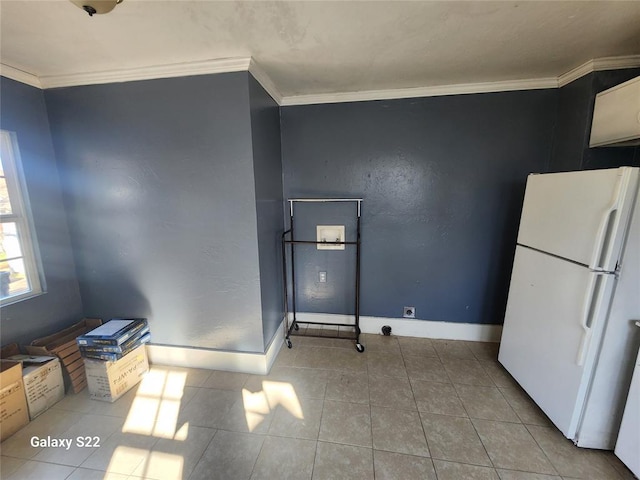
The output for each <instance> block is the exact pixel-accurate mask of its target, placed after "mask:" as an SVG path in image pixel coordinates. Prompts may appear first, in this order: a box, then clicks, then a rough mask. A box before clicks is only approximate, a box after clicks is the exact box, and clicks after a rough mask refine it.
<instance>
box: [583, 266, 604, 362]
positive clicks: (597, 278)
mask: <svg viewBox="0 0 640 480" xmlns="http://www.w3.org/2000/svg"><path fill="white" fill-rule="evenodd" d="M591 273H592V275H591V279H590V280H589V290H588V291H589V294H588V295H587V296H586V297H585V299H584V304H583V306H582V316H581V318H580V326H581V327H582V329H583V332H582V338H581V339H580V346H579V348H578V355H577V356H576V364H577V365H578V366H579V367H581V366H583V365H584V361H585V357H586V355H587V351H588V350H589V344H590V343H591V329H592V327H593V316H594V314H595V311H596V310H597V303H598V301H599V299H600V295H599V293H600V285H601V284H602V275H608V273H607V272H597V271H596V272H591Z"/></svg>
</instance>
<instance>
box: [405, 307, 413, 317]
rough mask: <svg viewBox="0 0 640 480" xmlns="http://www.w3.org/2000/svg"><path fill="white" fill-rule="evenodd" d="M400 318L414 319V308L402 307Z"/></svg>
mask: <svg viewBox="0 0 640 480" xmlns="http://www.w3.org/2000/svg"><path fill="white" fill-rule="evenodd" d="M402 317H403V318H416V308H415V307H404V308H403V309H402Z"/></svg>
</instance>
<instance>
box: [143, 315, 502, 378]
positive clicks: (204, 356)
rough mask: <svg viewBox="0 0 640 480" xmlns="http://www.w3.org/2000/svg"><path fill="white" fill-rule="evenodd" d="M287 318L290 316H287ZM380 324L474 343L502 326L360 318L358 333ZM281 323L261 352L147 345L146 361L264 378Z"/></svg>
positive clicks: (336, 318) (338, 319)
mask: <svg viewBox="0 0 640 480" xmlns="http://www.w3.org/2000/svg"><path fill="white" fill-rule="evenodd" d="M296 318H297V319H298V321H299V322H304V321H309V322H322V323H329V324H338V323H344V324H349V325H353V324H354V323H355V317H354V316H353V315H336V314H329V313H305V312H298V313H296ZM289 319H290V320H291V319H293V315H292V314H289ZM383 325H389V326H390V327H391V330H392V332H391V334H392V335H398V336H402V337H421V338H440V339H446V340H470V341H476V342H499V341H500V335H501V334H502V325H483V324H474V323H452V322H435V321H432V320H414V319H408V318H386V317H364V316H363V317H360V330H361V331H362V333H375V334H380V333H381V330H382V326H383ZM283 330H284V321H283V322H282V323H281V324H280V325H279V326H278V329H277V331H276V333H275V334H274V335H273V337H271V341H270V342H269V346H268V347H267V350H266V351H265V352H264V353H244V352H228V351H222V350H206V349H203V348H191V347H175V346H170V345H154V344H147V354H148V355H149V361H150V362H151V363H155V364H158V365H171V366H176V367H189V368H206V369H209V370H225V371H227V372H242V373H253V374H257V375H265V374H267V373H269V370H271V366H272V365H273V362H274V361H275V359H276V357H277V356H278V352H279V351H280V349H281V348H282V345H283V341H282V340H283V339H284V331H283Z"/></svg>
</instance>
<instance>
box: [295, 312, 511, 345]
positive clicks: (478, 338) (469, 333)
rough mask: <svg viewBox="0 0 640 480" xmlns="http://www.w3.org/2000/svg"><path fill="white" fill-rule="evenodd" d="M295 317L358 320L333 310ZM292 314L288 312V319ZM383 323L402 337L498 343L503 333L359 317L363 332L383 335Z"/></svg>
mask: <svg viewBox="0 0 640 480" xmlns="http://www.w3.org/2000/svg"><path fill="white" fill-rule="evenodd" d="M296 318H297V319H298V321H299V322H300V323H301V324H303V323H302V322H304V321H305V320H306V321H309V322H323V323H331V324H337V323H344V324H349V325H352V324H354V323H355V317H354V316H353V315H336V314H330V313H307V312H297V313H296ZM292 319H293V314H289V320H290V321H291V320H292ZM383 325H389V326H390V327H391V334H392V335H397V336H401V337H420V338H439V339H446V340H469V341H475V342H499V341H500V337H501V336H502V325H487V324H479V323H456V322H441V321H434V320H417V319H409V318H388V317H368V316H361V317H360V331H361V332H362V333H377V334H380V333H381V331H382V326H383Z"/></svg>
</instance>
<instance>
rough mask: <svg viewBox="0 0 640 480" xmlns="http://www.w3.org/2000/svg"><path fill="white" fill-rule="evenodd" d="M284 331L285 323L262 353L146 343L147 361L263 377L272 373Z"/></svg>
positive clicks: (280, 326)
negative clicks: (270, 371)
mask: <svg viewBox="0 0 640 480" xmlns="http://www.w3.org/2000/svg"><path fill="white" fill-rule="evenodd" d="M283 329H284V321H283V322H282V323H280V325H279V326H278V329H277V331H276V333H275V334H274V335H273V337H272V338H271V341H270V343H269V346H268V347H267V350H266V352H265V353H245V352H229V351H222V350H206V349H203V348H191V347H175V346H170V345H153V344H147V354H148V356H149V362H150V363H155V364H158V365H171V366H175V367H189V368H206V369H208V370H224V371H227V372H241V373H253V374H257V375H265V374H267V373H269V370H271V365H273V362H274V361H275V359H276V357H277V356H278V352H279V351H280V348H281V347H282V344H283V342H282V339H284V332H283Z"/></svg>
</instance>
